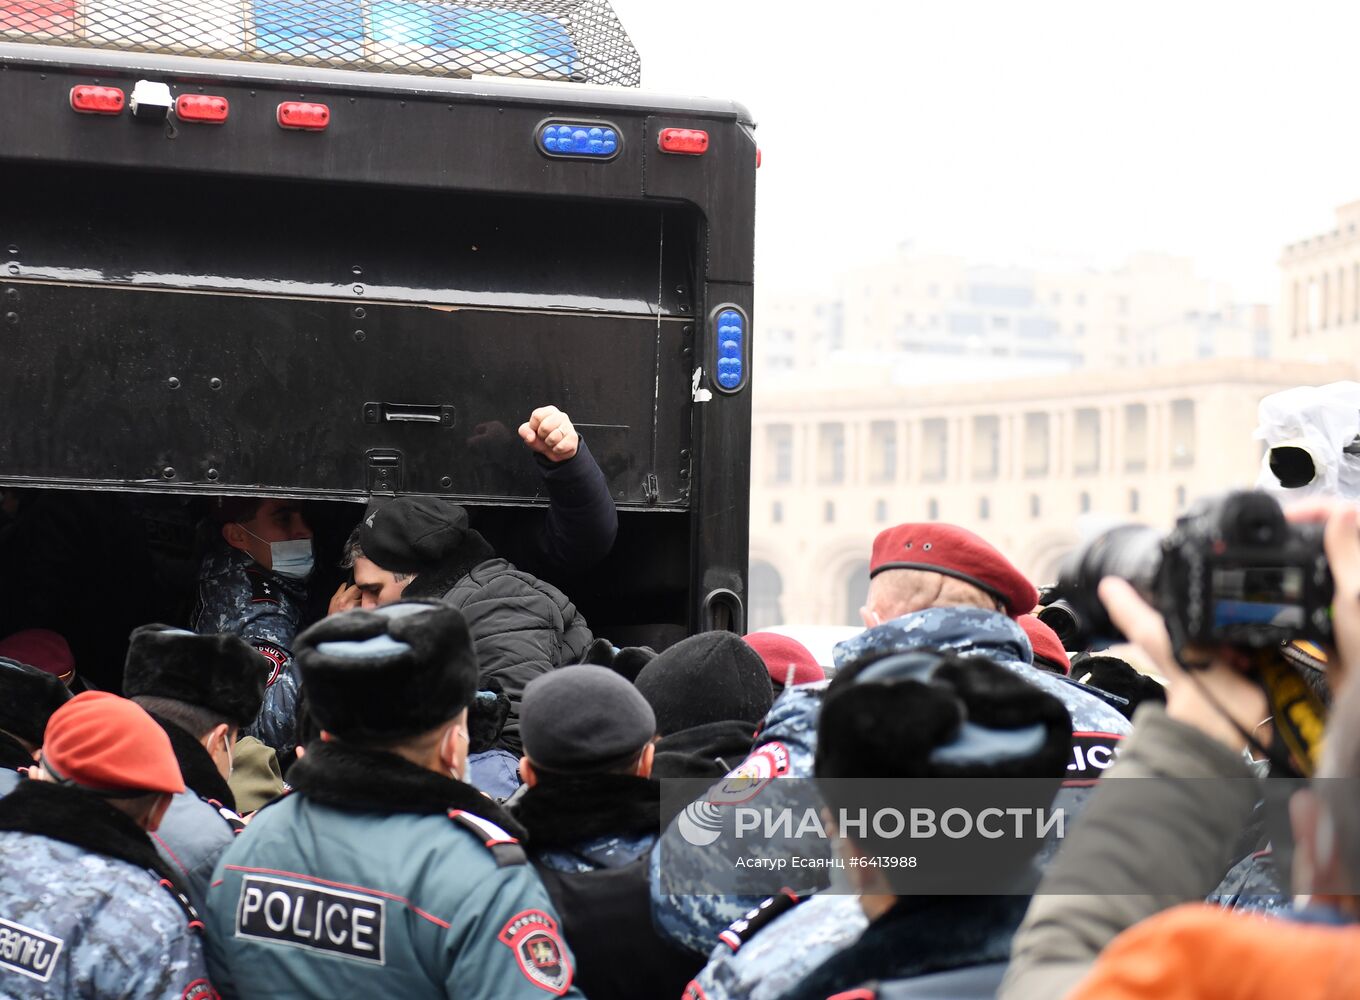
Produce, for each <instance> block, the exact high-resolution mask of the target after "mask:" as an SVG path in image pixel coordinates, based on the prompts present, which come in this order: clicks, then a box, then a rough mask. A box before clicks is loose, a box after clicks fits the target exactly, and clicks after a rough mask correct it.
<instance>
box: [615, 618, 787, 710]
mask: <svg viewBox="0 0 1360 1000" xmlns="http://www.w3.org/2000/svg"><path fill="white" fill-rule="evenodd" d="M635 683H636V684H637V689H638V690H639V691H641V692H642V697H644V698H646V699H647V702H648V704H650V705H651V706H652V711H654V712H655V713H656V729H657V732H658V733H660V734H661V735H662V736H670V735H671V734H672V733H678V732H681V731H682V730H685V729H693V728H694V727H695V726H702V725H706V724H708V723H710V722H725V721H728V720H736V721H739V722H749V723H751V724H752V725H755V724H756V723H758V722H760V720H761V719H763V718H765V713H766V712H768V711H769V710H770V705H771V704H773V702H774V688H773V687H772V686H771V685H770V672H769V671H768V670H766V669H765V661H764V660H762V659H761V658H760V655H759V654H758V653H757V652H756V651H755V650H754V649H752V648H751V647H750V646H748V645H747V644H746V643H745V642H743V641H742V639H741V637H740V636H736V635H733V634H732V633H731V632H703V633H700V634H699V635H692V636H690V637H689V638H688V639H682V640H681V641H680V642H677V643H676V644H675V645H674V646H671V647H670V648H669V649H667V650H665V651H663V652H662V653H660V654H658V655H657V657H656V659H654V660H652V662H651V663H648V664H647V665H646V666H645V667H643V668H642V670H641V671H640V672H639V673H638V675H637V680H636V681H635Z"/></svg>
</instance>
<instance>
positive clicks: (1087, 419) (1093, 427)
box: [1072, 409, 1100, 475]
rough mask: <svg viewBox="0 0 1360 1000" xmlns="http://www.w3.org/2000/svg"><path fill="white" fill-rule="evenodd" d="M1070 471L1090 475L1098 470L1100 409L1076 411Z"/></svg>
mask: <svg viewBox="0 0 1360 1000" xmlns="http://www.w3.org/2000/svg"><path fill="white" fill-rule="evenodd" d="M1073 431H1074V433H1073V440H1072V471H1073V472H1076V473H1077V474H1078V475H1090V474H1091V473H1094V472H1099V471H1100V411H1099V410H1095V409H1082V410H1078V411H1077V412H1076V424H1075V426H1074V428H1073Z"/></svg>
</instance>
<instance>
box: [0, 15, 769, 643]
mask: <svg viewBox="0 0 1360 1000" xmlns="http://www.w3.org/2000/svg"><path fill="white" fill-rule="evenodd" d="M637 82H638V59H637V54H636V52H635V50H634V49H633V47H632V45H631V43H630V42H629V41H628V39H627V37H626V35H625V34H624V33H623V31H622V29H621V27H620V26H619V24H618V22H617V20H616V19H615V18H614V15H613V13H612V12H611V11H610V10H609V8H608V6H607V4H605V3H603V2H600V0H576V2H572V0H567V2H562V3H557V4H553V3H551V2H549V0H532V2H529V0H502V2H499V3H495V4H494V5H487V6H484V7H477V6H470V5H467V4H457V5H455V4H445V3H426V2H408V0H400V2H399V0H391V2H387V0H362V2H360V0H307V2H300V0H243V2H236V0H195V2H174V0H170V2H155V3H153V2H150V0H117V2H113V0H6V2H0V256H2V257H3V260H2V261H0V486H3V487H4V488H6V489H7V490H9V491H10V492H11V493H14V492H16V491H17V492H18V493H19V494H22V493H24V492H25V491H40V492H41V493H42V494H43V495H44V496H49V497H51V496H56V497H59V498H60V497H63V496H65V497H68V498H72V499H73V502H75V501H76V500H78V502H79V503H80V504H83V505H85V506H86V507H87V508H88V509H91V510H94V511H95V512H96V515H95V520H96V521H97V520H98V512H99V510H100V509H101V508H100V505H101V504H110V505H112V504H117V505H119V513H118V516H117V517H111V518H110V522H109V523H110V524H115V523H116V524H125V525H132V526H133V527H131V528H128V529H127V530H128V531H131V532H132V533H133V534H136V533H137V532H142V533H143V534H144V536H145V541H146V546H147V549H148V553H149V554H148V555H147V560H148V563H147V564H148V565H150V566H151V570H150V571H149V575H148V576H147V579H148V580H151V581H153V583H151V584H148V585H149V586H156V587H161V588H165V587H167V586H169V583H168V582H167V581H173V580H175V579H176V578H177V577H176V572H175V569H174V567H175V565H176V564H177V561H178V562H179V563H185V564H187V563H188V561H189V559H190V556H191V553H190V552H189V551H188V550H189V547H190V536H189V533H188V530H187V528H186V527H185V526H186V525H188V524H189V523H190V522H191V520H192V519H193V517H194V516H196V514H197V513H198V512H200V511H201V509H202V507H203V504H204V502H205V501H206V500H207V498H209V497H215V496H219V495H260V496H271V497H295V498H301V499H303V500H307V501H310V502H311V507H312V509H313V511H314V512H316V513H315V515H314V516H315V517H316V518H317V520H318V521H319V522H320V523H322V524H323V525H324V524H327V523H330V524H333V526H334V530H333V532H332V535H333V538H332V542H331V547H332V553H333V554H337V555H338V552H336V551H335V550H336V549H338V539H340V538H342V537H343V534H344V532H345V531H347V530H348V527H349V526H352V525H353V524H354V523H355V521H357V519H358V516H359V512H360V511H361V510H362V508H361V507H360V506H358V505H357V504H358V503H359V502H362V501H365V500H367V498H368V497H369V496H371V495H381V494H393V493H419V494H437V495H441V496H447V497H452V498H456V499H458V500H459V501H462V502H465V503H467V504H468V505H470V506H474V507H477V508H479V509H483V508H493V509H492V510H483V513H484V514H485V515H486V516H490V517H495V518H499V519H501V520H502V521H504V520H506V519H509V520H510V521H511V522H512V528H513V523H514V522H515V521H516V520H519V521H522V522H523V526H524V528H525V530H527V529H528V527H529V526H530V524H531V523H532V520H533V519H534V518H535V517H541V516H542V508H543V505H544V503H545V499H544V497H545V494H544V491H543V488H542V482H541V479H540V477H539V475H538V472H537V469H536V467H535V464H534V462H533V460H532V456H531V455H530V454H529V453H528V452H527V450H526V449H524V447H523V446H522V444H521V443H520V441H519V439H518V436H517V434H516V432H515V429H516V428H517V427H518V425H519V424H520V423H521V422H522V421H524V420H525V419H527V417H528V414H529V413H530V412H531V411H532V410H533V409H534V408H535V407H537V406H541V405H545V404H554V405H556V406H559V407H560V408H561V409H563V410H565V411H566V412H567V413H569V414H570V415H571V417H572V419H573V421H574V422H575V423H576V425H577V427H578V428H579V429H580V431H581V433H582V434H583V436H584V437H585V438H586V440H587V441H588V443H589V446H590V449H591V451H592V452H593V454H594V455H595V456H596V458H597V459H598V461H599V463H600V465H601V467H602V468H603V470H604V473H605V476H606V478H607V479H608V482H609V485H610V489H611V490H612V492H613V494H614V497H615V500H616V502H617V504H618V507H619V511H620V531H619V540H618V543H617V545H616V546H615V550H614V552H613V553H612V555H611V556H610V557H609V559H608V560H607V561H606V562H605V563H604V564H603V565H601V566H599V567H597V568H595V569H593V570H592V571H590V572H589V573H586V574H583V575H582V576H581V577H580V579H577V580H574V581H572V584H571V586H570V587H569V593H570V594H571V596H572V597H573V598H574V599H575V600H576V601H577V603H578V604H579V605H580V606H581V608H582V609H583V610H584V612H585V613H586V615H587V617H588V618H589V619H590V622H591V625H592V626H593V627H594V629H595V631H596V633H597V634H600V635H604V636H607V637H610V638H612V639H615V641H616V642H620V643H622V642H651V643H654V644H666V643H669V642H671V641H674V639H676V638H678V637H680V636H683V635H684V634H686V633H688V632H692V631H695V630H699V629H705V628H713V627H722V628H732V629H738V630H740V629H742V628H743V625H744V610H743V605H744V595H745V578H746V553H747V502H748V498H747V493H748V476H749V442H750V379H751V370H750V367H751V366H750V358H751V297H752V241H753V226H754V212H755V208H754V198H755V170H756V165H757V163H756V160H757V151H756V147H755V142H754V138H753V132H752V122H751V121H750V118H749V115H748V114H747V112H746V111H745V110H744V109H743V108H742V107H740V106H739V105H736V104H732V103H729V102H724V101H711V100H694V99H672V98H668V97H662V96H658V95H653V94H647V93H645V92H642V91H639V90H637V89H634V88H635V87H636V84H637ZM327 511H329V512H330V513H329V516H328V515H327V514H326V512H327ZM323 534H324V532H322V531H319V537H320V536H321V535H323ZM318 555H319V556H321V557H322V558H323V559H324V558H325V557H326V553H325V552H319V553H318ZM178 578H179V579H181V580H187V579H188V576H187V575H186V574H185V573H182V572H181V573H180V574H179V577H178ZM118 581H119V577H118V575H117V574H116V573H115V574H112V575H111V576H110V578H109V585H110V586H112V587H118V586H120V584H119V582H118ZM152 603H153V604H154V603H157V602H152ZM173 605H174V601H173V599H172V598H171V596H169V595H161V596H160V599H159V606H162V607H167V608H170V607H173Z"/></svg>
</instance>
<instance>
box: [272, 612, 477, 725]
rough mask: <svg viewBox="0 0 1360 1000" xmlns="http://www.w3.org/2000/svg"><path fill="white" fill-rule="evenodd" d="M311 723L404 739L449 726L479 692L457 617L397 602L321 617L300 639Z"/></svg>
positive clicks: (299, 653) (298, 653) (474, 666)
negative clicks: (437, 727)
mask: <svg viewBox="0 0 1360 1000" xmlns="http://www.w3.org/2000/svg"><path fill="white" fill-rule="evenodd" d="M294 652H295V655H296V656H297V660H298V665H299V666H300V667H301V669H302V680H303V684H304V685H305V687H306V690H307V703H308V707H309V709H310V711H311V713H312V718H313V719H315V720H316V724H317V725H318V726H320V727H321V728H322V729H324V730H326V731H327V732H331V733H334V734H335V735H337V736H339V737H341V738H342V739H349V740H355V741H360V742H363V741H374V742H381V741H384V740H395V739H401V738H403V737H406V736H414V735H416V734H418V733H423V732H426V731H428V730H430V729H433V728H434V727H435V726H438V725H439V724H441V723H444V722H448V721H449V720H450V719H452V718H453V717H454V716H456V715H457V714H458V713H459V712H460V711H462V710H463V709H464V708H466V707H467V706H468V705H469V704H470V703H471V702H472V699H473V696H474V695H475V693H476V691H477V653H476V651H475V650H474V649H473V645H472V637H471V635H470V634H469V633H468V626H467V621H466V620H465V619H464V618H463V616H462V614H461V613H460V612H458V611H456V610H455V609H453V608H450V607H448V606H447V605H443V604H440V603H438V602H436V601H400V602H398V603H396V604H389V605H387V606H386V607H383V608H378V609H377V610H376V611H347V612H345V613H344V614H339V615H331V617H329V618H325V619H322V620H321V621H319V622H317V623H316V624H315V625H313V626H312V627H311V628H309V629H307V631H305V632H303V633H302V634H301V635H300V636H298V638H297V643H296V648H295V650H294Z"/></svg>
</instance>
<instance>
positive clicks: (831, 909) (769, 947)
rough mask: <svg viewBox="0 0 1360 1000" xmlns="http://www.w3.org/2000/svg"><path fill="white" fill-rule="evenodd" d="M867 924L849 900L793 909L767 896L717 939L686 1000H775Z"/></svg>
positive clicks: (834, 896) (829, 896) (820, 899)
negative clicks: (775, 913) (768, 898)
mask: <svg viewBox="0 0 1360 1000" xmlns="http://www.w3.org/2000/svg"><path fill="white" fill-rule="evenodd" d="M775 911H778V913H777V915H776V916H773V917H766V916H765V915H766V914H769V913H771V912H775ZM868 925H869V919H868V918H867V917H866V916H865V915H864V910H863V909H862V908H861V907H860V905H859V897H858V896H855V895H849V894H842V893H824V894H819V895H816V896H813V897H811V898H810V899H807V900H805V901H803V902H801V903H797V904H793V903H792V902H791V901H790V900H789V899H788V897H777V896H776V897H772V898H771V899H770V900H768V901H767V903H763V904H761V906H760V907H757V908H756V910H755V911H752V912H749V913H747V914H746V915H744V916H743V918H742V919H741V920H739V921H738V922H737V923H736V924H734V925H733V926H731V927H729V928H727V930H725V931H723V932H722V934H720V935H719V943H718V944H717V945H715V946H714V948H713V953H712V954H711V955H710V956H709V959H708V964H707V965H706V966H704V969H703V971H702V972H700V973H699V975H698V976H696V977H695V978H694V982H692V983H691V984H690V987H689V992H688V995H687V1000H775V998H776V997H779V996H781V995H783V994H784V993H785V992H786V991H787V990H790V989H792V988H793V987H794V986H795V985H796V984H797V983H799V982H801V981H802V980H803V979H804V978H805V977H806V976H807V975H808V973H810V972H811V971H812V970H813V969H815V968H817V967H818V966H819V965H821V964H822V963H823V962H825V961H826V960H827V959H828V958H830V957H831V956H832V955H834V954H836V953H837V952H840V951H843V950H845V949H846V948H848V947H849V946H850V945H851V944H853V943H854V942H855V941H857V940H858V939H859V936H860V935H861V934H862V933H864V928H865V927H867V926H868ZM766 932H768V933H766Z"/></svg>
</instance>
